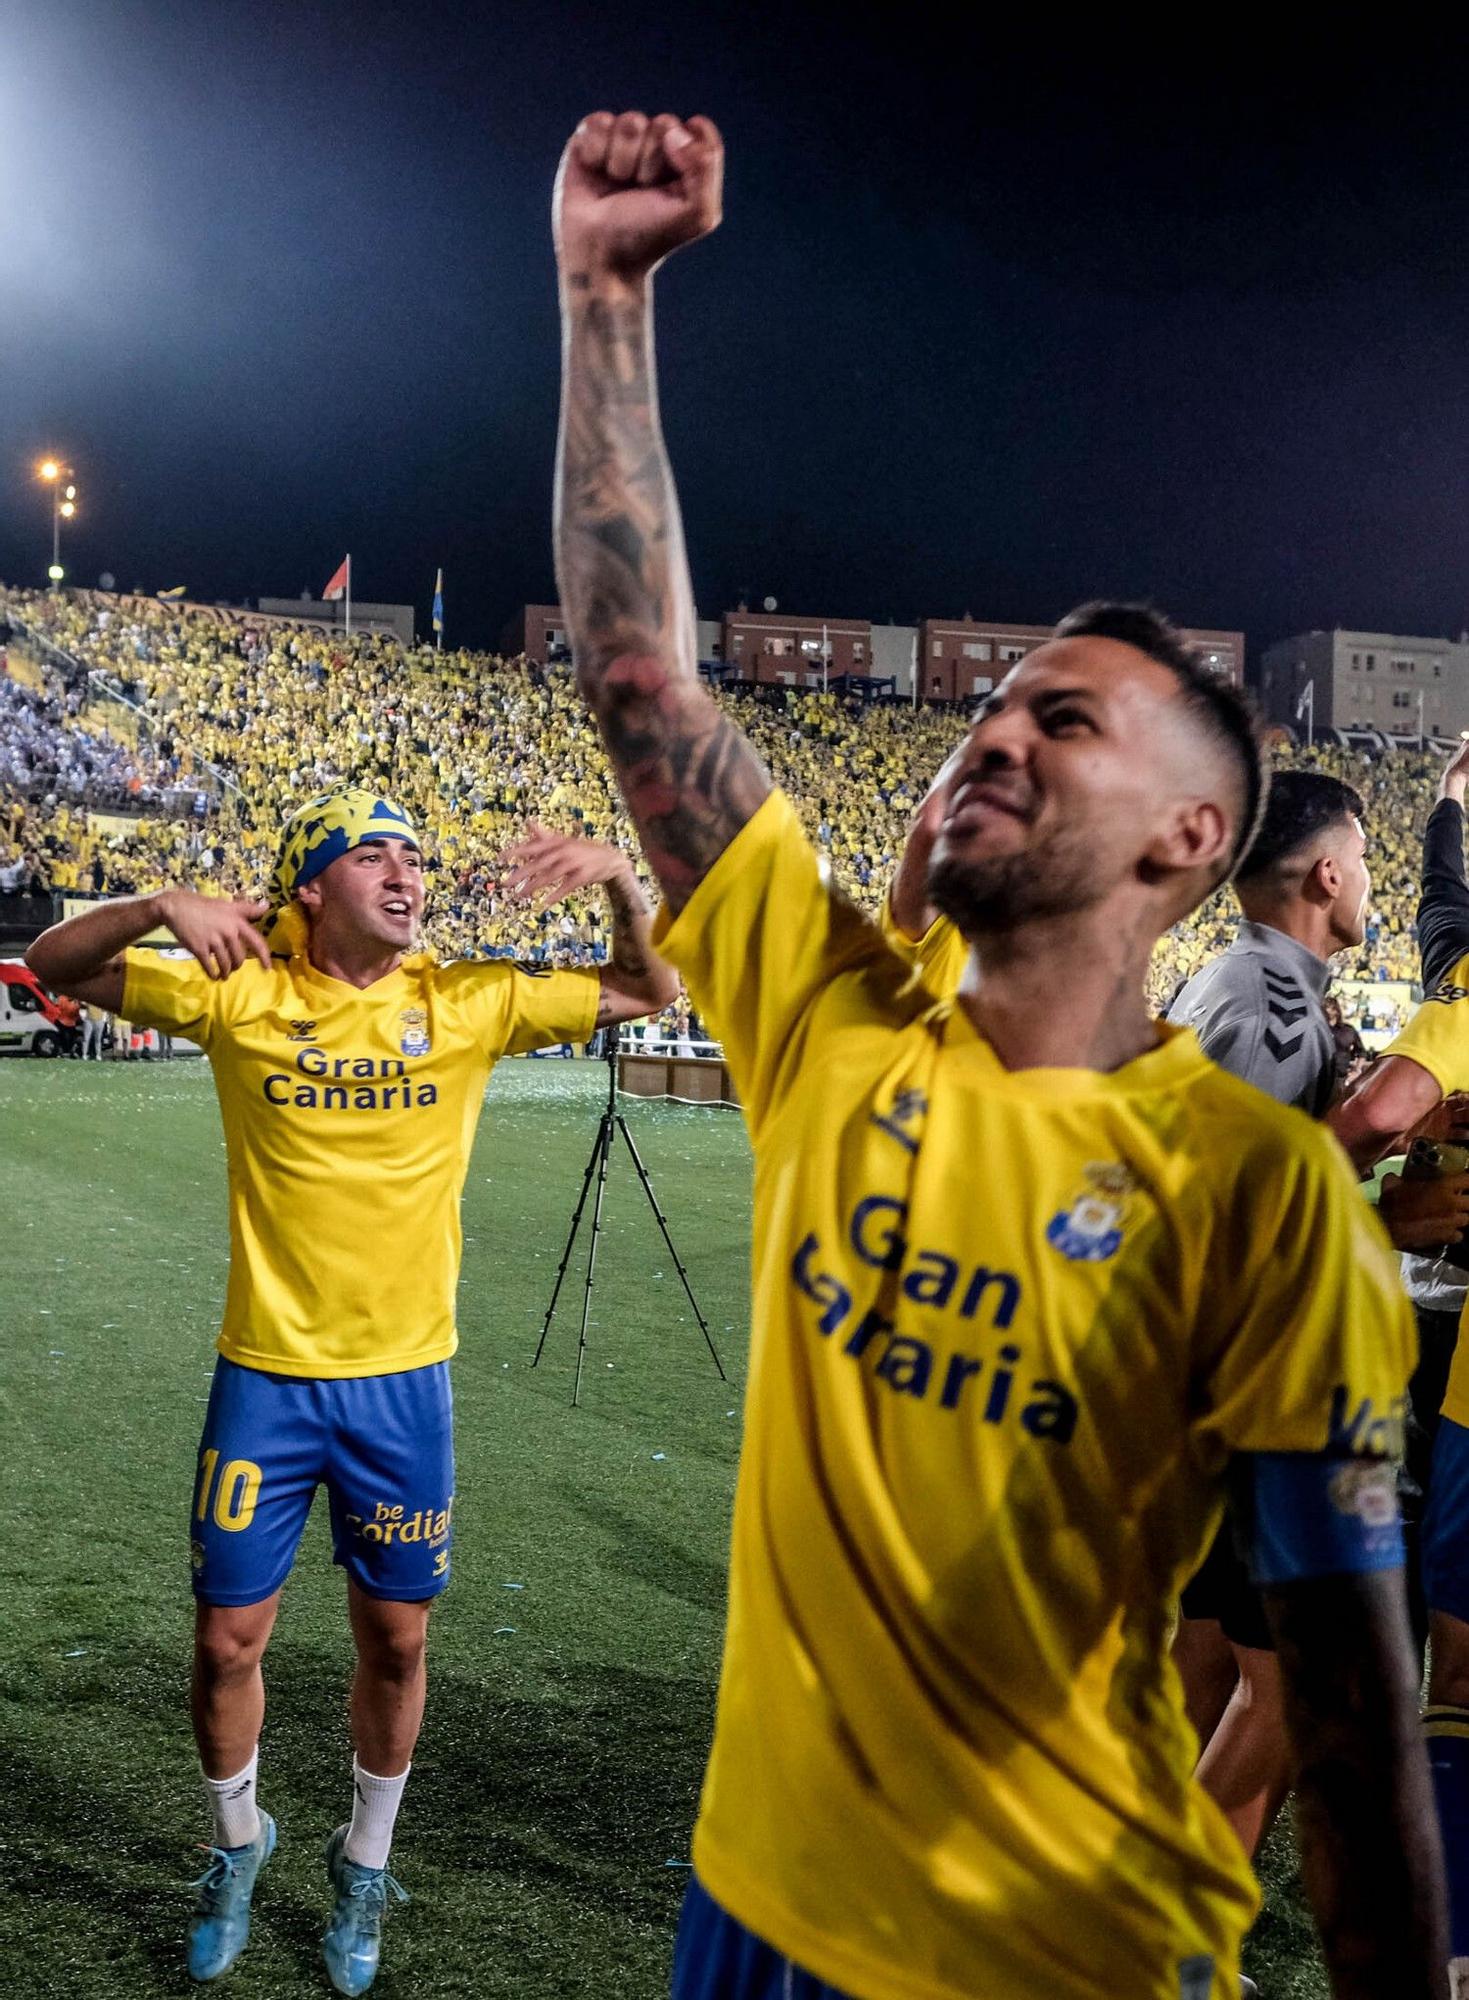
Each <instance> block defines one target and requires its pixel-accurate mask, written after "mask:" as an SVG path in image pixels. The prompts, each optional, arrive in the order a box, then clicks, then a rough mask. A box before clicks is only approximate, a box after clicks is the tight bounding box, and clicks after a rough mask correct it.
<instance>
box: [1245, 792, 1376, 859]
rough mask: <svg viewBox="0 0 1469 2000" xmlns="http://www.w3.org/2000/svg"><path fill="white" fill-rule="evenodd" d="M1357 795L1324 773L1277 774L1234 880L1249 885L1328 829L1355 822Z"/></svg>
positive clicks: (1358, 812) (1359, 812) (1359, 815)
mask: <svg viewBox="0 0 1469 2000" xmlns="http://www.w3.org/2000/svg"><path fill="white" fill-rule="evenodd" d="M1362 814H1363V807H1362V799H1361V795H1360V794H1359V793H1357V792H1354V791H1353V790H1352V788H1351V786H1350V785H1344V784H1343V783H1342V781H1341V779H1340V778H1330V777H1328V776H1327V774H1326V773H1325V771H1277V772H1276V773H1275V775H1274V777H1273V778H1272V779H1271V781H1270V798H1269V802H1268V804H1267V805H1266V807H1265V811H1264V814H1263V816H1262V818H1261V820H1260V830H1259V832H1258V833H1257V834H1256V835H1255V838H1254V840H1253V841H1252V843H1251V845H1250V851H1249V853H1248V854H1246V856H1245V858H1244V860H1243V861H1241V862H1240V864H1239V868H1238V869H1237V871H1236V877H1237V879H1238V880H1239V881H1241V882H1249V881H1252V880H1253V879H1254V878H1255V877H1256V876H1259V875H1263V874H1265V872H1266V871H1267V869H1271V868H1275V867H1278V866H1279V864H1280V863H1281V862H1282V861H1285V860H1288V859H1289V857H1290V856H1291V855H1292V854H1295V853H1297V852H1298V851H1299V850H1300V849H1301V848H1303V847H1305V846H1307V845H1308V844H1309V843H1310V842H1311V841H1313V840H1315V838H1316V837H1317V835H1318V834H1320V833H1323V832H1324V831H1325V829H1326V828H1327V827H1329V826H1338V825H1340V824H1341V822H1342V821H1343V820H1347V819H1361V818H1362Z"/></svg>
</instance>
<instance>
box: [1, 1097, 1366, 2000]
mask: <svg viewBox="0 0 1469 2000" xmlns="http://www.w3.org/2000/svg"><path fill="white" fill-rule="evenodd" d="M602 1095H603V1072H602V1071H601V1070H600V1069H599V1068H597V1067H595V1066H593V1065H589V1064H584V1063H560V1062H541V1063H506V1064H504V1065H503V1066H502V1067H501V1069H500V1070H499V1071H498V1072H497V1073H496V1076H495V1078H494V1081H493V1083H492V1085H491V1089H490V1099H489V1106H488V1110H487V1113H486V1117H485V1119H484V1122H483V1124H482V1127H481V1133H480V1140H479V1144H478V1146H477V1148H476V1151H475V1155H474V1160H473V1163H472V1165H471V1169H470V1176H469V1182H468V1187H467V1189H466V1195H465V1215H464V1222H465V1257H464V1275H463V1281H462V1284H461V1289H460V1326H461V1333H462V1345H461V1348H460V1353H459V1356H458V1359H457V1360H456V1362H455V1397H456V1412H457V1429H458V1463H459V1472H458V1498H457V1500H456V1505H455V1550H454V1584H453V1588H452V1589H451V1590H450V1591H449V1593H448V1595H447V1597H446V1598H445V1600H444V1602H443V1604H442V1606H441V1607H440V1608H439V1610H438V1611H437V1612H436V1613H435V1618H434V1626H433V1631H432V1636H431V1642H430V1690H429V1706H428V1715H427V1720H426V1723H425V1727H424V1733H423V1737H422V1740H421V1741H420V1744H419V1749H418V1755H417V1758H416V1761H415V1765H414V1772H413V1777H412V1780H411V1781H410V1784H409V1788H408V1793H407V1798H406V1802H405V1806H404V1811H403V1817H402V1820H401V1821H400V1823H399V1832H398V1839H397V1843H396V1845H395V1848H394V1861H393V1865H394V1868H395V1871H396V1872H398V1873H399V1874H400V1875H401V1876H402V1878H403V1879H404V1881H405V1883H406V1885H407V1886H408V1888H409V1889H410V1890H411V1892H412V1894H413V1898H414V1900H413V1902H412V1904H411V1905H410V1906H409V1907H408V1908H407V1909H406V1910H403V1911H401V1912H395V1913H394V1915H393V1917H392V1919H391V1920H390V1922H389V1925H388V1929H387V1934H386V1944H385V1949H384V1955H383V1970H382V1972H381V1973H380V1975H379V1977H378V1981H377V1984H376V1986H375V1988H374V1993H375V1994H381V1995H382V1996H383V2000H394V1996H398V2000H408V1996H413V2000H439V1996H451V1995H453V1996H459V1995H465V1996H468V1995H475V1996H480V2000H492V1996H500V1995H514V1996H517V2000H540V1996H545V2000H553V1996H554V2000H568V1996H582V1995H584V1996H587V2000H616V1996H629V2000H633V1997H634V1996H635V1997H636V2000H652V1996H656V1995H658V1994H660V1993H662V1992H664V1991H666V1986H667V1971H668V1963H669V1954H670V1946H671V1939H672V1932H673V1926H674V1923H675V1920H676V1916H677V1910H678V1903H679V1898H680V1896H681V1894H682V1892H683V1888H684V1884H685V1882H686V1880H687V1868H686V1863H687V1859H688V1851H689V1828H690V1824H691V1821H692V1817H693V1811H694V1805H695V1801H696V1797H697V1790H698V1783H699V1776H700V1772H701V1769H702V1764H703V1757H704V1752H705V1749H706V1747H707V1744H708V1739H709V1730H710V1725H711V1720H712V1715H713V1700H714V1686H715V1679H716V1674H717V1670H718V1660H719V1645H720V1636H721V1628H722V1620H723V1606H724V1585H725V1550H726V1542H727V1537H728V1529H729V1510H730V1501H731V1495H732V1492H733V1484H734V1473H735V1463H736V1457H737V1454H738V1450H739V1435H740V1416H739V1409H740V1399H741V1395H742V1391H743V1377H744V1360H745V1347H746V1323H747V1314H748V1300H749V1294H748V1280H747V1268H746V1257H747V1243H748V1229H749V1152H748V1147H747V1145H746V1141H745V1136H744V1132H743V1128H742V1126H741V1124H740V1121H739V1119H738V1117H737V1116H735V1115H734V1114H732V1113H729V1112H715V1111H708V1110H699V1109H693V1108H685V1107H680V1106H672V1105H653V1104H643V1103H631V1104H629V1105H628V1106H627V1114H628V1121H629V1124H630V1126H631V1128H632V1130H633V1132H634V1135H635V1137H636V1139H637V1142H638V1145H639V1148H640V1150H641V1151H642V1153H643V1157H644V1159H645V1161H646V1163H647V1166H648V1169H649V1171H650V1173H651V1174H652V1176H653V1180H654V1184H655V1186H656V1188H657V1191H658V1194H659V1196H660V1199H661V1201H662V1203H663V1206H664V1208H665V1210H666V1212H667V1213H668V1216H669V1221H670V1225H671V1228H672V1230H673V1235H674V1241H675V1243H676V1244H677V1246H678V1248H679V1251H680V1253H681V1255H682V1256H683V1259H684V1262H685V1264H686V1265H687V1267H688V1270H689V1273H690V1276H691V1278H692V1280H693V1283H694V1287H695V1291H696V1293H697V1295H698V1297H699V1300H700V1303H701V1305H702V1306H703V1308H704V1311H705V1314H706V1316H707V1317H708V1319H709V1322H710V1325H711V1327H712V1329H713V1332H714V1335H715V1338H716V1340H717V1341H718V1342H719V1344H720V1347H721V1351H722V1353H723V1355H724V1359H725V1365H726V1369H727V1371H728V1373H729V1376H730V1381H729V1383H728V1385H726V1384H723V1383H721V1382H720V1381H719V1379H718V1377H717V1376H716V1374H715V1372H714V1370H713V1367H712V1365H711V1364H710V1361H709V1358H708V1354H707V1352H706V1350H705V1347H704V1344H703V1340H702V1338H701V1337H700V1334H699V1331H698V1328H697V1326H696V1325H695V1323H694V1321H693V1318H692V1316H691V1314H690V1313H689V1310H688V1305H687V1301H686V1300H685V1298H684V1295H683V1291H682V1287H681V1286H680V1285H679V1282H678V1277H677V1273H676V1272H675V1271H674V1269H673V1268H672V1265H671V1263H670V1261H669V1258H668V1256H667V1253H666V1251H665V1250H664V1247H663V1244H662V1241H661V1239H660V1237H659V1235H658V1232H657V1229H656V1226H655V1224H654V1222H653V1218H652V1216H651V1214H650V1212H649V1210H648V1207H647V1204H646V1202H645V1200H644V1197H643V1194H642V1191H641V1189H640V1188H639V1186H638V1184H637V1180H636V1177H635V1175H634V1173H633V1169H632V1164H631V1161H630V1160H629V1159H628V1158H627V1157H626V1154H625V1152H624V1151H623V1149H622V1148H621V1146H620V1144H619V1150H618V1154H617V1156H615V1157H614V1161H613V1166H612V1172H611V1177H610V1181H609V1190H608V1201H607V1211H606V1214H605V1218H604V1233H603V1238H602V1244H601V1248H600V1250H599V1253H598V1266H597V1283H596V1289H595V1291H594V1293H593V1301H592V1317H591V1324H590V1330H589V1342H590V1346H589V1359H588V1363H587V1369H586V1376H585V1381H584V1385H583V1395H582V1407H581V1408H580V1409H579V1410H573V1409H571V1407H570V1391H571V1379H572V1364H573V1360H574V1353H575V1346H576V1332H577V1323H578V1318H579V1314H580V1305H581V1285H580V1275H579V1274H580V1264H579V1263H577V1264H574V1265H573V1269H572V1272H571V1274H569V1276H568V1280H567V1285H566V1287H565V1289H564V1291H563V1298H562V1303H561V1306H560V1308H559V1310H558V1313H557V1318H556V1321H555V1324H554V1325H553V1328H552V1332H551V1338H550V1341H549V1343H548V1347H547V1352H546V1356H545V1358H544V1360H543V1361H542V1364H541V1366H540V1367H539V1368H538V1369H536V1370H534V1371H532V1370H531V1368H530V1366H529V1362H530V1357H531V1355H532V1353H533V1351H534V1348H535V1343H536V1338H537V1335H538V1333H539V1330H540V1325H541V1320H542V1317H543V1315H544V1312H545V1308H546V1304H547V1302H548V1300H549V1297H550V1292H551V1286H552V1283H553V1281H554V1277H555V1271H556V1265H557V1262H558V1260H559V1257H560V1254H561V1249H562V1246H563V1244H564V1242H565V1237H566V1231H567V1227H568V1224H569V1222H570V1217H571V1210H572V1207H573V1205H574V1203H575V1200H576V1196H577V1193H578V1191H579V1189H580V1186H581V1177H582V1170H583V1168H584V1166H585V1164H586V1159H587V1155H588V1153H589V1152H590V1150H591V1145H592V1140H593V1137H594V1134H595V1131H596V1122H597V1117H598V1113H599V1111H600V1108H601V1101H602ZM0 1132H3V1134H4V1145H3V1148H0V1316H3V1326H4V1361H3V1368H0V1468H3V1480H4V1496H5V1503H6V1504H5V1515H4V1531H3V1534H0V1592H3V1600H0V1601H3V1605H4V1615H3V1617H0V1964H3V1965H4V1967H5V1979H4V1983H5V1988H6V1993H7V1996H8V2000H33V1997H34V2000H41V1997H42V1996H47V2000H50V1996H55V1995H61V1994H75V1995H78V1996H91V1995H93V1994H96V1995H106V1996H108V2000H135V1996H136V2000H142V1997H143V1996H154V1995H171V1994H180V1995H181V1994H184V1993H186V1992H196V1991H198V1990H199V1989H197V1988H195V1987H193V1986H192V1985H191V1983H190V1982H189V1980H188V1979H187V1977H186V1975H185V1974H184V1971H183V1937H184V1931H185V1928H186V1924H187V1916H188V1910H189V1907H190V1903H189V1897H188V1894H187V1892H186V1890H185V1888H184V1886H183V1885H184V1884H185V1883H186V1882H187V1880H188V1879H189V1877H190V1876H191V1875H194V1874H196V1873H197V1872H198V1871H199V1868H200V1867H202V1865H203V1857H202V1855H200V1854H199V1853H198V1852H197V1851H196V1849H195V1847H194V1843H195V1842H197V1841H200V1840H202V1839H203V1837H204V1834H205V1830H206V1819H205V1815H204V1810H203V1805H202V1800H201V1798H200V1795H199V1789H198V1783H197V1766H196V1764H195V1761H194V1755H193V1747H192V1742H191V1739H190V1735H189V1728H188V1719H187V1711H186V1705H185V1704H186V1690H187V1675H188V1657H189V1628H190V1617H191V1612H190V1600H189V1592H188V1557H187V1535H186V1521H185V1516H186V1510H187V1507H188V1502H189V1497H190V1492H191V1487H192V1482H193V1475H194V1462H195V1448H196V1444H197V1434H198V1427H199V1421H200V1417H201V1415H202V1412H203V1404H204V1398H205V1394H206V1391H207V1388H208V1375H209V1369H210V1364H211V1360H212V1343H213V1336H214V1331H215V1327H216V1324H217V1320H218V1314H219V1310H220V1306H221V1302H222V1299H223V1293H224V1277H225V1257H226V1234H225V1215H224V1173H223V1143H222V1139H221V1136H220V1129H219V1119H218V1114H217V1112H216V1109H215V1104H214V1097H213V1091H212V1088H211V1085H210V1079H209V1074H208V1071H207V1068H206V1067H205V1065H204V1064H203V1063H201V1062H197V1061H190V1062H188V1063H182V1062H180V1063H175V1064H172V1065H163V1064H151V1065H143V1064H132V1065H114V1064H88V1065H85V1066H83V1065H81V1064H76V1063H49V1064H48V1063H41V1062H31V1061H24V1060H13V1061H10V1062H7V1063H4V1064H0ZM380 1247H381V1254H382V1255H383V1256H384V1257H394V1258H397V1257H402V1256H408V1255H411V1245H407V1244H398V1243H394V1244H383V1245H381V1246H380ZM349 1666H350V1648H349V1644H348V1638H347V1629H346V1619H345V1612H344V1585H343V1581H342V1578H341V1575H340V1573H339V1572H337V1571H335V1570H334V1569H333V1568H332V1566H331V1562H330V1552H329V1545H328V1542H327V1539H326V1534H325V1507H324V1505H319V1506H318V1508H317V1509H316V1512H315V1513H314V1514H313V1517H312V1522H311V1526H310V1528H309V1530H308V1533H307V1539H306V1543H305V1545H304V1547H303V1549H302V1553H301V1557H300V1560H299V1562H298V1564H297V1568H296V1572H295V1575H294V1576H293V1578H292V1580H291V1583H290V1585H289V1586H288V1588H287V1592H286V1599H285V1604H284V1606H283V1609H282V1612H281V1618H280V1623H279V1625H278V1627H277V1632H276V1638H275V1641H274V1644H273V1646H272V1648H271V1652H270V1656H269V1659H268V1661H267V1667H266V1673H267V1701H268V1711H267V1716H266V1725H265V1734H264V1737H263V1740H262V1745H261V1781H260V1795H261V1800H262V1803H263V1804H264V1805H265V1806H267V1807H268V1809H269V1810H270V1811H271V1812H273V1813H274V1814H275V1816H276V1818H277V1819H278V1821H279V1822H280V1828H281V1845H280V1848H279V1851H278V1852H277V1855H276V1858H275V1860H274V1861H273V1862H272V1864H271V1867H270V1869H269V1870H268V1872H267V1874H266V1875H265V1876H264V1878H263V1880H262V1885H261V1888H260V1890H259V1892H258V1894H257V1898H256V1914H255V1920H254V1926H253V1930H252V1936H251V1942H250V1946H249V1949H248V1951H247V1952H246V1954H245V1956H244V1957H243V1958H242V1959H241V1961H240V1962H239V1964H238V1966H237V1967H236V1969H235V1971H234V1972H233V1973H231V1975H230V1976H229V1979H228V1982H227V1985H228V1990H229V1992H230V1993H231V1994H232V1995H234V1996H237V2000H250V1996H255V1995H259V1996H267V1995H268V1996H271V2000H276V1996H284V1995H291V1994H298V1993H299V1994H303V1995H309V1994H312V1993H319V1992H322V1991H324V1990H326V1988H325V1978H324V1975H323V1973H322V1971H321V1965H320V1960H319V1957H318V1955H317V1940H318V1938H319V1936H320V1932H321V1929H322V1926H323V1923H324V1920H325V1914H326V1908H327V1897H326V1884H325V1877H324V1874H323V1871H322V1866H321V1849H322V1846H323V1843H324V1841H325V1838H326V1835H327V1834H328V1833H329V1832H330V1830H331V1828H332V1827H333V1826H335V1825H336V1824H337V1823H338V1822H339V1821H340V1820H342V1819H343V1818H345V1817H346V1815H347V1812H348V1809H349V1805H350V1797H349V1794H350V1757H351V1751H350V1747H349V1743H348V1738H347V1730H346V1702H345V1695H346V1680H347V1674H348V1670H349ZM1265 1874H1266V1878H1267V1896H1268V1901H1267V1908H1266V1912H1265V1915H1264V1917H1263V1918H1262V1920H1261V1924H1260V1926H1259V1928H1258V1930H1257V1933H1256V1937H1255V1939H1254V1940H1253V1942H1252V1947H1251V1951H1250V1954H1249V1957H1248V1959H1247V1963H1248V1964H1249V1966H1250V1968H1251V1969H1252V1970H1253V1972H1254V1974H1255V1977H1256V1978H1257V1979H1258V1980H1259V1981H1260V1984H1261V1988H1262V1991H1263V1992H1264V1994H1265V1996H1266V2000H1315V1996H1319V1995H1324V1993H1325V1991H1326V1987H1325V1983H1324V1980H1323V1978H1322V1975H1321V1972H1320V1969H1319V1961H1318V1960H1317V1957H1316V1954H1315V1950H1314V1947H1313V1946H1312V1944H1311V1942H1310V1933H1309V1925H1308V1923H1307V1921H1306V1919H1305V1917H1304V1915H1303V1913H1302V1909H1301V1904H1300V1898H1299V1893H1298V1890H1297V1887H1296V1881H1295V1870H1294V1864H1293V1860H1292V1857H1291V1852H1290V1844H1289V1836H1288V1833H1287V1832H1285V1831H1283V1830H1282V1831H1281V1832H1279V1833H1278V1834H1277V1836H1276V1839H1275V1841H1274V1842H1273V1843H1272V1846H1271V1849H1270V1851H1269V1853H1268V1855H1267V1865H1266V1869H1265ZM1057 1920H1058V1922H1064V1920H1065V1912H1064V1910H1063V1909H1058V1911H1057Z"/></svg>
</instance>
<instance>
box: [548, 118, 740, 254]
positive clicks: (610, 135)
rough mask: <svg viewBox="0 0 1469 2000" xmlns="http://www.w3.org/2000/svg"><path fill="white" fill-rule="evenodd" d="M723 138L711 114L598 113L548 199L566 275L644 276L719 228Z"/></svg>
mask: <svg viewBox="0 0 1469 2000" xmlns="http://www.w3.org/2000/svg"><path fill="white" fill-rule="evenodd" d="M723 184H724V141H723V140H722V139H721V138H720V136H719V133H718V131H717V129H716V128H715V126H714V125H713V124H712V123H711V121H710V120H709V119H707V118H690V119H687V120H684V119H679V118H675V117H674V116H673V114H672V112H669V111H665V112H662V113H661V114H660V115H659V116H658V117H657V118H647V117H645V116H644V115H643V113H642V112H641V111H624V112H622V113H621V114H620V115H619V116H618V117H614V116H613V115H612V113H611V112H610V111H594V112H593V113H592V115H591V116H590V117H589V118H584V119H583V120H582V122H581V124H580V125H578V126H577V128H576V130H575V132H573V133H572V135H571V140H570V143H569V144H568V146H567V148H566V151H565V152H564V153H563V154H562V155H561V167H560V170H559V172H558V173H557V175H556V192H555V196H554V198H553V202H552V219H553V226H554V229H555V235H556V255H557V259H558V261H559V263H560V265H561V270H562V275H563V276H564V277H566V278H568V279H571V278H583V279H595V278H597V277H599V276H602V275H606V274H610V275H612V276H614V277H620V278H641V277H644V276H646V275H647V273H648V272H650V271H652V270H654V269H655V268H656V267H657V266H658V265H659V264H661V263H662V261H663V259H664V258H665V257H667V256H668V255H669V254H670V253H671V252H672V251H674V250H678V249H680V248H681V247H682V246H683V245H684V244H685V243H697V241H698V240H699V238H700V237H701V236H707V235H709V233H710V231H711V230H714V229H717V228H718V227H719V220H720V215H721V206H720V204H721V198H722V190H723Z"/></svg>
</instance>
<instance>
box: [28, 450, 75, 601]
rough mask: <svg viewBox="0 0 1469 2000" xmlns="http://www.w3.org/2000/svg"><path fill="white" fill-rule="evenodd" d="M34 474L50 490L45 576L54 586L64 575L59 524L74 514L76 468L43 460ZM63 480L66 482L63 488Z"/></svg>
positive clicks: (47, 459)
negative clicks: (48, 541) (48, 542)
mask: <svg viewBox="0 0 1469 2000" xmlns="http://www.w3.org/2000/svg"><path fill="white" fill-rule="evenodd" d="M36 474H37V476H38V478H40V479H43V480H44V481H45V482H46V484H47V485H48V486H49V487H50V488H51V567H50V569H49V570H48V571H47V572H46V574H47V575H48V576H49V577H50V579H51V582H52V584H53V586H54V585H56V584H58V583H60V581H61V579H62V577H63V576H64V575H65V574H66V572H65V571H64V570H63V569H62V567H61V523H62V521H63V520H67V521H70V520H72V519H73V518H74V516H75V514H76V510H77V490H76V486H75V485H74V484H72V483H71V482H72V481H74V479H75V476H76V468H75V467H74V466H71V465H63V464H62V463H61V460H60V459H58V458H43V459H42V460H41V462H40V464H39V465H38V466H37V467H36ZM63 480H66V481H67V482H68V483H67V485H65V486H64V487H63V485H62V481H63Z"/></svg>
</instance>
